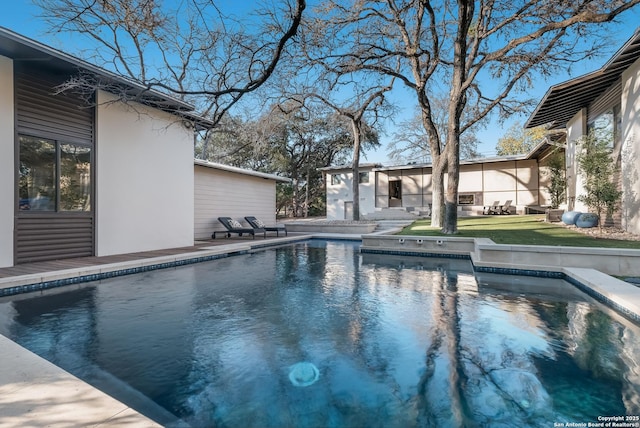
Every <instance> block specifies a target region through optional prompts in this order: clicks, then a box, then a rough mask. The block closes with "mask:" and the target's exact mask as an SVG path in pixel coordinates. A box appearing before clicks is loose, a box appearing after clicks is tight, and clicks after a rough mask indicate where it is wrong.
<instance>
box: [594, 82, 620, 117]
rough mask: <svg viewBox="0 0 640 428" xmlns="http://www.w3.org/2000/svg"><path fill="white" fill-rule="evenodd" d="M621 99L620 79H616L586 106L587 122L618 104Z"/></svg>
mask: <svg viewBox="0 0 640 428" xmlns="http://www.w3.org/2000/svg"><path fill="white" fill-rule="evenodd" d="M621 99H622V80H618V81H617V82H616V83H615V84H614V85H613V86H611V87H610V88H609V89H607V90H606V91H605V92H604V93H603V94H602V95H600V96H599V97H598V98H596V99H595V100H594V101H593V102H592V103H591V104H589V107H588V108H587V116H588V117H587V122H588V123H591V122H593V121H594V120H596V119H597V118H598V116H600V115H601V114H602V113H604V112H606V111H607V110H609V109H611V108H612V107H613V106H615V105H617V104H620V100H621Z"/></svg>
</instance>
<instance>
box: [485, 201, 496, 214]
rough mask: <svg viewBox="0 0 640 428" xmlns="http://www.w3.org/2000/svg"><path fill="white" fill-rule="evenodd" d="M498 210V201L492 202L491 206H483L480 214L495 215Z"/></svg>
mask: <svg viewBox="0 0 640 428" xmlns="http://www.w3.org/2000/svg"><path fill="white" fill-rule="evenodd" d="M499 209H500V201H493V205H485V206H484V209H483V210H482V214H484V215H489V214H495V212H497V211H498V210H499Z"/></svg>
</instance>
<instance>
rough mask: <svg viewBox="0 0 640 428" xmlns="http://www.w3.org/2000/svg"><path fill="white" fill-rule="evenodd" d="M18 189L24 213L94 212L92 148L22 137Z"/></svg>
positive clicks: (20, 204) (20, 207) (20, 206)
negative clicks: (92, 197) (92, 202)
mask: <svg viewBox="0 0 640 428" xmlns="http://www.w3.org/2000/svg"><path fill="white" fill-rule="evenodd" d="M18 187H19V189H18V193H19V209H20V211H56V210H57V211H90V210H91V147H89V146H84V145H79V144H70V143H60V142H56V141H52V140H45V139H39V138H33V137H26V136H21V137H20V163H19V181H18ZM58 199H59V205H57V203H58Z"/></svg>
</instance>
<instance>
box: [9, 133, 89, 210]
mask: <svg viewBox="0 0 640 428" xmlns="http://www.w3.org/2000/svg"><path fill="white" fill-rule="evenodd" d="M21 138H32V139H35V140H43V141H47V142H50V143H52V144H53V146H54V150H55V166H54V168H55V180H54V186H55V195H56V196H55V201H54V209H53V210H30V209H27V210H24V209H21V208H20V204H21V198H20V163H21ZM63 145H73V146H79V147H86V148H88V149H89V150H90V158H89V159H90V160H89V165H90V166H89V167H90V172H89V209H88V210H65V209H61V193H62V192H61V186H60V177H61V175H62V168H61V165H62V149H61V146H63ZM15 158H16V165H15V173H16V180H15V189H16V192H15V195H16V200H15V201H14V209H15V211H16V213H17V214H18V215H37V214H49V215H55V214H64V215H91V216H92V215H93V214H94V211H95V193H96V192H95V145H94V144H93V143H82V142H69V141H63V140H58V139H55V138H50V137H40V136H36V135H28V134H23V133H18V134H17V138H16V156H15Z"/></svg>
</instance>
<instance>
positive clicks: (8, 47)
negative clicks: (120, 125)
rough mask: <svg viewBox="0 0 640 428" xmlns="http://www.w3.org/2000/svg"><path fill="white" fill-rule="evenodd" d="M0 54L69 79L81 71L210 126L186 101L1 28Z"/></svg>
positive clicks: (186, 117) (148, 103)
mask: <svg viewBox="0 0 640 428" xmlns="http://www.w3.org/2000/svg"><path fill="white" fill-rule="evenodd" d="M0 55H2V56H6V57H8V58H11V59H12V60H13V61H15V62H32V63H33V62H37V63H40V64H42V65H43V66H46V67H47V68H48V69H51V70H54V71H56V72H60V73H68V74H69V76H71V75H73V74H75V73H77V72H78V71H80V70H83V71H86V72H89V73H90V74H92V75H94V76H96V77H99V78H101V79H104V80H105V81H107V82H109V83H112V84H115V85H118V86H119V87H121V88H125V89H126V90H127V93H128V94H129V95H131V96H132V98H134V99H135V100H136V101H138V102H140V103H143V104H146V105H150V106H152V107H155V108H158V109H161V110H165V111H167V112H170V113H173V114H176V115H179V116H182V117H184V118H185V119H187V120H190V121H192V122H196V123H197V124H198V125H200V126H206V125H211V124H212V123H211V121H209V120H208V119H205V118H203V117H199V116H197V115H196V114H194V113H193V110H194V109H195V107H194V106H192V105H191V104H189V103H187V102H184V101H182V100H179V99H177V98H175V97H172V96H171V95H168V94H165V93H162V92H160V91H157V90H154V89H150V88H148V87H147V86H145V85H142V84H141V83H139V82H136V81H134V80H132V79H129V78H127V77H125V76H122V75H119V74H116V73H113V72H111V71H109V70H106V69H104V68H101V67H98V66H96V65H94V64H91V63H89V62H87V61H84V60H82V59H80V58H77V57H75V56H73V55H70V54H68V53H65V52H62V51H60V50H57V49H55V48H52V47H51V46H47V45H45V44H43V43H40V42H38V41H35V40H33V39H30V38H28V37H25V36H23V35H21V34H18V33H16V32H14V31H11V30H9V29H8V28H5V27H0Z"/></svg>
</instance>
